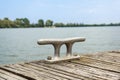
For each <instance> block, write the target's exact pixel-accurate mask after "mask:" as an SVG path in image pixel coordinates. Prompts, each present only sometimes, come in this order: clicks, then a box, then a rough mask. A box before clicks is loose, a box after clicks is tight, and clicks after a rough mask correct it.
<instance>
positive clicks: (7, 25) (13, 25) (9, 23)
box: [0, 17, 120, 28]
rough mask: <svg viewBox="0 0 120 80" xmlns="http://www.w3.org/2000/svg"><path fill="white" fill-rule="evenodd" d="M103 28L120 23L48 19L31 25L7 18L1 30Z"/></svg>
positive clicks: (2, 23)
mask: <svg viewBox="0 0 120 80" xmlns="http://www.w3.org/2000/svg"><path fill="white" fill-rule="evenodd" d="M103 26H108V27H109V26H120V23H109V24H106V23H102V24H85V23H62V22H56V23H54V22H53V21H52V20H50V19H48V20H46V21H44V20H43V19H39V20H38V22H37V23H30V21H29V19H28V18H16V19H15V20H10V19H9V18H7V17H5V18H4V19H0V28H46V27H47V28H55V27H103Z"/></svg>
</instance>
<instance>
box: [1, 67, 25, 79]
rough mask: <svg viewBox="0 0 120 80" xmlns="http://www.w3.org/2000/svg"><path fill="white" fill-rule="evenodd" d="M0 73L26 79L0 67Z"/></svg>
mask: <svg viewBox="0 0 120 80" xmlns="http://www.w3.org/2000/svg"><path fill="white" fill-rule="evenodd" d="M0 73H2V74H5V75H7V76H10V77H12V78H15V79H18V80H27V79H25V78H23V77H20V76H17V75H15V74H12V73H10V72H7V71H4V70H1V69H0Z"/></svg>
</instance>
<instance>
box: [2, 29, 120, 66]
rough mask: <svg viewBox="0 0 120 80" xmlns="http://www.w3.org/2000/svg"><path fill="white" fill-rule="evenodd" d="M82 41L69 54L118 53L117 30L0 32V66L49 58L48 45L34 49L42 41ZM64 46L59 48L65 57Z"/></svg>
mask: <svg viewBox="0 0 120 80" xmlns="http://www.w3.org/2000/svg"><path fill="white" fill-rule="evenodd" d="M69 37H85V38H86V41H85V42H82V43H75V44H74V46H73V53H79V54H83V53H92V52H98V51H109V50H120V27H80V28H19V29H0V64H10V63H16V62H23V61H32V60H39V59H46V57H47V56H53V53H54V50H53V47H52V46H51V45H44V46H40V45H37V40H38V39H42V38H69ZM65 52H66V49H65V45H63V46H62V48H61V53H62V56H65Z"/></svg>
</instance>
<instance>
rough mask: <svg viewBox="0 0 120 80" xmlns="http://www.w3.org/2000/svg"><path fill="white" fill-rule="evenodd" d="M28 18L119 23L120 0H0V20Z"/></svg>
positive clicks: (33, 20)
mask: <svg viewBox="0 0 120 80" xmlns="http://www.w3.org/2000/svg"><path fill="white" fill-rule="evenodd" d="M4 17H9V19H12V20H14V19H15V18H24V17H27V18H28V19H29V20H30V21H31V23H32V22H34V23H35V22H37V20H38V19H44V20H47V19H51V20H53V21H54V22H63V23H69V22H78V23H111V22H114V23H117V22H120V0H0V19H3V18H4Z"/></svg>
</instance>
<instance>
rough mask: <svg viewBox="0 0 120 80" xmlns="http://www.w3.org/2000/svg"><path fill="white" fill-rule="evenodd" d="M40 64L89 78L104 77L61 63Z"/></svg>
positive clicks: (99, 79)
mask: <svg viewBox="0 0 120 80" xmlns="http://www.w3.org/2000/svg"><path fill="white" fill-rule="evenodd" d="M40 65H44V66H47V67H49V68H52V69H56V70H59V71H66V72H67V73H71V74H73V75H77V76H83V77H84V78H87V79H98V80H101V79H103V78H100V77H97V76H94V75H91V74H89V73H88V72H85V71H83V70H80V71H78V70H77V68H69V67H66V66H61V65H59V64H58V65H57V64H52V65H50V64H49V65H46V64H40Z"/></svg>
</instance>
